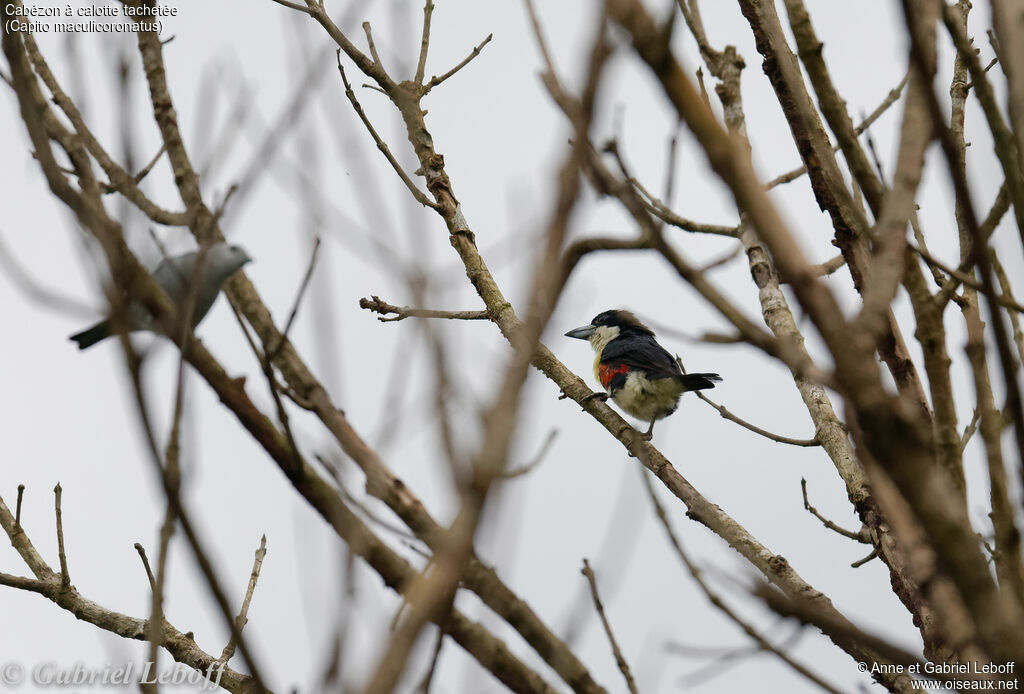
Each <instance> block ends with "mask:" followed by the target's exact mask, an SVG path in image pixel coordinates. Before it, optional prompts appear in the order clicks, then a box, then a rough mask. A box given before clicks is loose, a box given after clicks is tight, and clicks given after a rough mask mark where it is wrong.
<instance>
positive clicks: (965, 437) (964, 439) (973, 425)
mask: <svg viewBox="0 0 1024 694" xmlns="http://www.w3.org/2000/svg"><path fill="white" fill-rule="evenodd" d="M980 419H981V410H980V409H979V408H977V407H975V408H974V415H972V416H971V422H970V424H968V425H967V426H965V427H964V433H963V434H961V436H960V455H963V452H964V449H965V448H967V444H968V443H969V442H970V440H971V437H972V436H974V432H976V431H977V430H978V421H979V420H980Z"/></svg>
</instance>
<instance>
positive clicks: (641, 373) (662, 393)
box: [565, 310, 722, 441]
mask: <svg viewBox="0 0 1024 694" xmlns="http://www.w3.org/2000/svg"><path fill="white" fill-rule="evenodd" d="M565 336H566V337H573V338H576V339H579V340H587V341H589V342H590V345H591V346H592V347H593V348H594V352H596V353H597V359H595V360H594V376H596V377H597V380H598V381H600V382H601V385H602V386H603V387H604V389H605V392H604V393H595V394H594V395H592V396H591V397H597V398H600V399H602V400H607V399H608V398H609V397H611V399H612V400H613V401H614V402H615V404H616V405H618V406H619V407H621V408H622V409H623V410H625V411H626V413H627V414H630V415H632V416H633V417H636V418H637V419H640V420H642V421H645V422H650V423H651V426H650V427H649V428H648V429H647V431H646V432H645V433H644V434H643V438H644V440H646V441H650V440H651V437H652V436H653V435H654V423H655V422H656V421H658V420H659V419H664V418H665V417H668V416H669V415H670V414H672V413H673V412H675V411H676V408H677V407H678V406H679V398H680V397H682V395H683V393H686V392H689V391H691V390H705V389H707V388H714V387H715V383H718V382H720V381H721V380H722V377H721V376H719V375H718V374H716V373H691V374H684V373H683V371H682V369H681V368H680V367H679V362H678V361H677V360H676V359H674V358H673V357H672V355H671V354H669V353H668V351H666V350H665V348H664V347H662V346H661V345H659V344H658V342H657V340H655V339H654V331H653V330H651V329H650V328H648V327H647V326H646V325H644V324H643V323H641V322H640V320H639V319H638V318H637V317H636V316H634V315H633V314H632V313H630V312H629V311H624V310H612V311H605V312H603V313H599V314H597V316H595V317H594V320H592V321H590V325H584V326H582V327H579V328H575V329H573V330H570V331H569V332H567V333H565Z"/></svg>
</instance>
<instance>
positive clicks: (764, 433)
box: [677, 357, 821, 447]
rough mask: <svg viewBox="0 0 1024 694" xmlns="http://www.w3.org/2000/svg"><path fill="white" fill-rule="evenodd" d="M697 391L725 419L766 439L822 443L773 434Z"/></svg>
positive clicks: (797, 443) (801, 444)
mask: <svg viewBox="0 0 1024 694" xmlns="http://www.w3.org/2000/svg"><path fill="white" fill-rule="evenodd" d="M677 359H678V357H677ZM695 392H696V394H697V397H698V398H700V399H701V400H703V401H704V402H706V403H707V404H709V405H711V406H712V407H713V408H715V409H716V410H718V414H720V415H722V417H723V418H724V419H728V420H729V421H730V422H735V423H736V424H739V425H740V426H741V427H743V428H744V429H746V430H748V431H752V432H754V433H755V434H758V435H760V436H763V437H765V438H766V439H771V440H772V441H776V442H778V443H785V444H789V445H790V446H804V447H811V446H820V445H821V444H820V443H819V442H818V439H817V437H815V438H812V439H793V438H790V437H788V436H782V435H780V434H773V433H772V432H770V431H766V430H765V429H762V428H761V427H759V426H756V425H754V424H751V423H750V422H748V421H746V420H745V419H741V418H739V417H737V416H736V415H734V414H733V413H732V412H730V411H729V410H727V409H726V408H724V407H723V406H721V405H719V404H718V403H716V402H714V401H713V400H712V399H711V398H709V397H708V396H706V395H704V393H701V392H700V391H695Z"/></svg>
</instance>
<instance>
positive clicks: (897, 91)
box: [764, 71, 910, 189]
mask: <svg viewBox="0 0 1024 694" xmlns="http://www.w3.org/2000/svg"><path fill="white" fill-rule="evenodd" d="M909 80H910V71H907V74H906V75H904V76H903V79H902V80H900V83H899V84H898V85H896V86H895V87H893V88H892V89H891V90H890V91H889V93H888V94H886V96H885V98H884V99H883V100H882V102H881V103H880V104H878V107H877V108H876V109H875V110H874V111H872V112H871V113H870V115H868V117H867V118H865V119H864V120H862V121H861V123H860V125H858V126H857V127H856V128H854V129H853V132H854V134H855V135H860V134H861V133H863V132H864V131H865V130H867V129H868V128H870V127H871V125H872V124H873V123H874V122H875V121H876V120H878V119H879V118H880V117H881V115H882V114H883V113H885V112H886V110H888V108H889V107H890V106H892V105H893V104H895V103H896V102H897V101H899V98H900V95H901V94H903V89H904V87H906V86H907V82H908V81H909ZM839 150H840V145H839V143H838V142H837V143H836V144H834V145H832V151H833V152H838V151H839ZM805 173H807V166H806V165H804V166H798V167H797V168H795V169H793V170H792V171H787V172H786V173H784V174H780V175H778V176H776V177H775V178H773V179H772V180H770V181H768V182H767V183H765V184H764V187H765V188H768V189H771V188H774V187H775V186H778V185H781V184H783V183H789V182H790V181H795V180H796V179H798V178H800V177H801V176H803V175H804V174H805Z"/></svg>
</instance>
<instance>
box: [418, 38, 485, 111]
mask: <svg viewBox="0 0 1024 694" xmlns="http://www.w3.org/2000/svg"><path fill="white" fill-rule="evenodd" d="M492 38H494V34H488V35H487V38H485V39H484V40H483V41H481V42H480V43H479V44H478V45H477V46H476V48H474V49H473V50H472V51H471V52H470V54H469V55H467V56H466V57H465V59H464V60H463V61H462V62H461V63H459V64H458V65H456V66H455V67H453V68H452V69H451V70H449V71H448V72H446V73H444V74H443V75H441V76H440V77H436V76H435V77H431V78H430V81H429V82H427V83H426V84H425V85H423V89H422V91H421V92H420V93H421V94H422V95H423V96H426V95H427V94H428V93H429V92H430V90H431V89H433V88H434V87H436V86H437V85H439V84H441V83H442V82H444V81H445V80H447V79H448V78H449V77H451V76H452V75H454V74H455V73H456V72H458V71H459V70H461V69H462V68H464V67H466V66H467V65H469V63H470V61H471V60H473V58H475V57H477V56H478V55H480V51H482V50H483V48H484V46H486V45H487V44H488V43H490V41H491V39H492Z"/></svg>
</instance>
